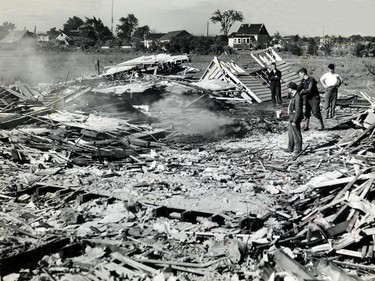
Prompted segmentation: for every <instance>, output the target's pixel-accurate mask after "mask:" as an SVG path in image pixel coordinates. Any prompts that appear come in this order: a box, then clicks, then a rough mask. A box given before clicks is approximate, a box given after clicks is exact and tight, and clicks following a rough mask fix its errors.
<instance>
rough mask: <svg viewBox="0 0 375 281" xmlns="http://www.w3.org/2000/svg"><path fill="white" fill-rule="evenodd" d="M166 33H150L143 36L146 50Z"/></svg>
mask: <svg viewBox="0 0 375 281" xmlns="http://www.w3.org/2000/svg"><path fill="white" fill-rule="evenodd" d="M165 34H166V33H150V34H148V35H146V36H145V38H144V41H143V44H144V46H145V47H146V48H147V49H148V48H150V45H151V43H152V42H157V41H158V40H159V39H160V38H161V37H163V36H164V35H165Z"/></svg>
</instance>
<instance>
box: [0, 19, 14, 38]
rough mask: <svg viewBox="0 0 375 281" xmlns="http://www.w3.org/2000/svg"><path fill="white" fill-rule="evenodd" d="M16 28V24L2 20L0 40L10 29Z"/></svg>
mask: <svg viewBox="0 0 375 281" xmlns="http://www.w3.org/2000/svg"><path fill="white" fill-rule="evenodd" d="M15 29H16V25H15V24H14V23H11V22H7V21H6V22H4V23H3V25H0V40H1V39H3V38H4V37H5V36H7V35H8V34H9V32H11V31H12V30H15Z"/></svg>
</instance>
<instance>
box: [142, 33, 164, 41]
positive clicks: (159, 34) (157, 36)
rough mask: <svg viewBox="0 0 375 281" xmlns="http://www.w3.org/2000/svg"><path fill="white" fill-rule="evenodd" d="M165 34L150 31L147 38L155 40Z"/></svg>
mask: <svg viewBox="0 0 375 281" xmlns="http://www.w3.org/2000/svg"><path fill="white" fill-rule="evenodd" d="M164 35H166V33H150V34H148V35H147V37H146V38H147V40H157V39H160V38H161V37H163V36H164Z"/></svg>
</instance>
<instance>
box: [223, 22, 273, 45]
mask: <svg viewBox="0 0 375 281" xmlns="http://www.w3.org/2000/svg"><path fill="white" fill-rule="evenodd" d="M270 41H271V36H270V35H269V33H268V31H267V29H266V27H265V26H264V24H247V23H246V24H241V26H240V28H239V29H238V31H237V32H234V33H232V34H231V35H230V36H229V38H228V46H229V47H231V48H233V49H236V50H241V49H242V50H251V49H265V48H267V47H268V46H269V43H270Z"/></svg>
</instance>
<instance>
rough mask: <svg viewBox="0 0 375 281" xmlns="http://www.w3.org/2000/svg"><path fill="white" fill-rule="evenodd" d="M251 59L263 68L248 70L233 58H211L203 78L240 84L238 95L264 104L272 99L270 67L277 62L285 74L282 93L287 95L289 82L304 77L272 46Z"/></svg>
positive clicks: (252, 54)
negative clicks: (226, 59)
mask: <svg viewBox="0 0 375 281" xmlns="http://www.w3.org/2000/svg"><path fill="white" fill-rule="evenodd" d="M250 55H251V58H252V59H253V60H254V61H255V62H257V64H258V65H259V69H254V70H253V71H252V72H247V71H245V70H244V69H243V68H242V67H241V66H239V65H238V64H236V63H235V62H234V61H233V60H231V61H229V62H225V61H222V60H220V59H219V58H217V57H214V59H213V60H212V61H211V63H210V64H209V66H208V67H207V69H206V71H205V72H204V73H203V75H202V76H201V80H213V79H216V80H217V79H218V80H221V81H225V82H227V83H228V84H231V85H233V86H235V87H236V90H237V91H236V92H232V93H231V94H232V96H233V93H235V95H234V97H236V98H242V99H244V100H245V101H247V102H249V103H260V102H265V101H270V100H271V90H270V87H269V80H268V75H267V68H268V66H269V65H270V64H271V63H273V62H275V63H276V66H277V68H278V69H279V70H280V71H281V74H282V84H281V95H282V96H283V97H284V96H286V95H287V92H288V91H287V84H288V83H289V82H299V81H300V78H299V76H298V75H297V73H295V72H294V71H292V69H291V68H290V66H289V65H288V64H287V62H286V61H284V60H283V59H282V58H281V57H280V56H279V55H278V54H277V53H276V52H275V51H274V50H273V49H272V48H268V49H265V50H260V51H255V52H252V53H251V54H250Z"/></svg>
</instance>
